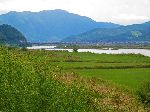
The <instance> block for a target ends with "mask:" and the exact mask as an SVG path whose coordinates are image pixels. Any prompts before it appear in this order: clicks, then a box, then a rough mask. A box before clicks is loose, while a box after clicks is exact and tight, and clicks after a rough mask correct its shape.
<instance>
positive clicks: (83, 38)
mask: <svg viewBox="0 0 150 112" xmlns="http://www.w3.org/2000/svg"><path fill="white" fill-rule="evenodd" d="M141 41H142V42H143V41H150V22H146V23H143V24H134V25H128V26H121V27H118V28H111V29H107V28H97V29H94V30H91V31H88V32H85V33H81V34H79V35H75V36H70V37H67V38H65V39H64V40H63V42H81V43H82V42H91V43H98V42H141Z"/></svg>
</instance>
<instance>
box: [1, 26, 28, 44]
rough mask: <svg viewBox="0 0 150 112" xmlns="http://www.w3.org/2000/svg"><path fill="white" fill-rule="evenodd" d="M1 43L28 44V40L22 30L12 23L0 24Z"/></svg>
mask: <svg viewBox="0 0 150 112" xmlns="http://www.w3.org/2000/svg"><path fill="white" fill-rule="evenodd" d="M0 44H5V45H6V44H8V45H17V46H26V45H27V40H26V38H25V37H24V36H23V34H22V33H21V32H19V31H18V30H17V29H15V28H13V27H12V26H10V25H6V24H4V25H0Z"/></svg>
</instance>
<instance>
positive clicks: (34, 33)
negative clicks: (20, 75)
mask: <svg viewBox="0 0 150 112" xmlns="http://www.w3.org/2000/svg"><path fill="white" fill-rule="evenodd" d="M0 24H9V25H12V26H13V27H15V28H17V29H18V30H19V31H21V32H22V33H23V34H24V35H25V37H27V40H28V41H29V42H51V41H60V40H62V39H64V38H65V37H68V36H71V35H77V34H80V33H83V32H86V31H89V30H92V29H95V28H116V27H119V26H120V25H117V24H113V23H105V22H96V21H94V20H92V19H91V18H88V17H85V16H80V15H77V14H73V13H69V12H67V11H64V10H59V9H57V10H45V11H40V12H29V11H25V12H15V11H12V12H9V13H6V14H3V15H0Z"/></svg>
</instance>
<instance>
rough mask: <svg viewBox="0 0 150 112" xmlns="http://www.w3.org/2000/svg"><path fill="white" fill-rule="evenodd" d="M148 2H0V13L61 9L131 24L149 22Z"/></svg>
mask: <svg viewBox="0 0 150 112" xmlns="http://www.w3.org/2000/svg"><path fill="white" fill-rule="evenodd" d="M149 6H150V0H0V13H4V12H7V11H12V10H13V11H41V10H52V9H63V10H67V11H69V12H72V13H77V14H80V15H84V16H88V17H91V18H92V19H94V20H96V21H108V22H115V23H120V24H132V23H138V22H145V21H148V20H150V7H149Z"/></svg>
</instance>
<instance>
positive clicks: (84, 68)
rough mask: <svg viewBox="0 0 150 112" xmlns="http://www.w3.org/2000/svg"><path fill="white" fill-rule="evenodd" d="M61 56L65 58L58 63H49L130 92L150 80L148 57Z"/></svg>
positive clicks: (65, 54)
mask: <svg viewBox="0 0 150 112" xmlns="http://www.w3.org/2000/svg"><path fill="white" fill-rule="evenodd" d="M63 56H66V57H65V58H64V59H62V60H61V61H60V62H51V63H54V64H56V65H58V66H60V67H62V69H63V70H66V71H68V70H70V71H73V72H76V73H77V74H79V75H82V76H84V77H96V78H102V79H105V80H109V81H111V82H114V83H116V84H119V85H122V86H125V87H127V88H130V89H132V90H135V89H137V88H138V86H140V85H141V83H142V82H144V81H147V80H150V58H149V57H144V56H141V55H107V54H102V55H99V54H92V53H68V54H67V53H64V54H63ZM69 56H72V57H69ZM73 56H74V57H75V58H73ZM67 57H69V58H72V59H67Z"/></svg>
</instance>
